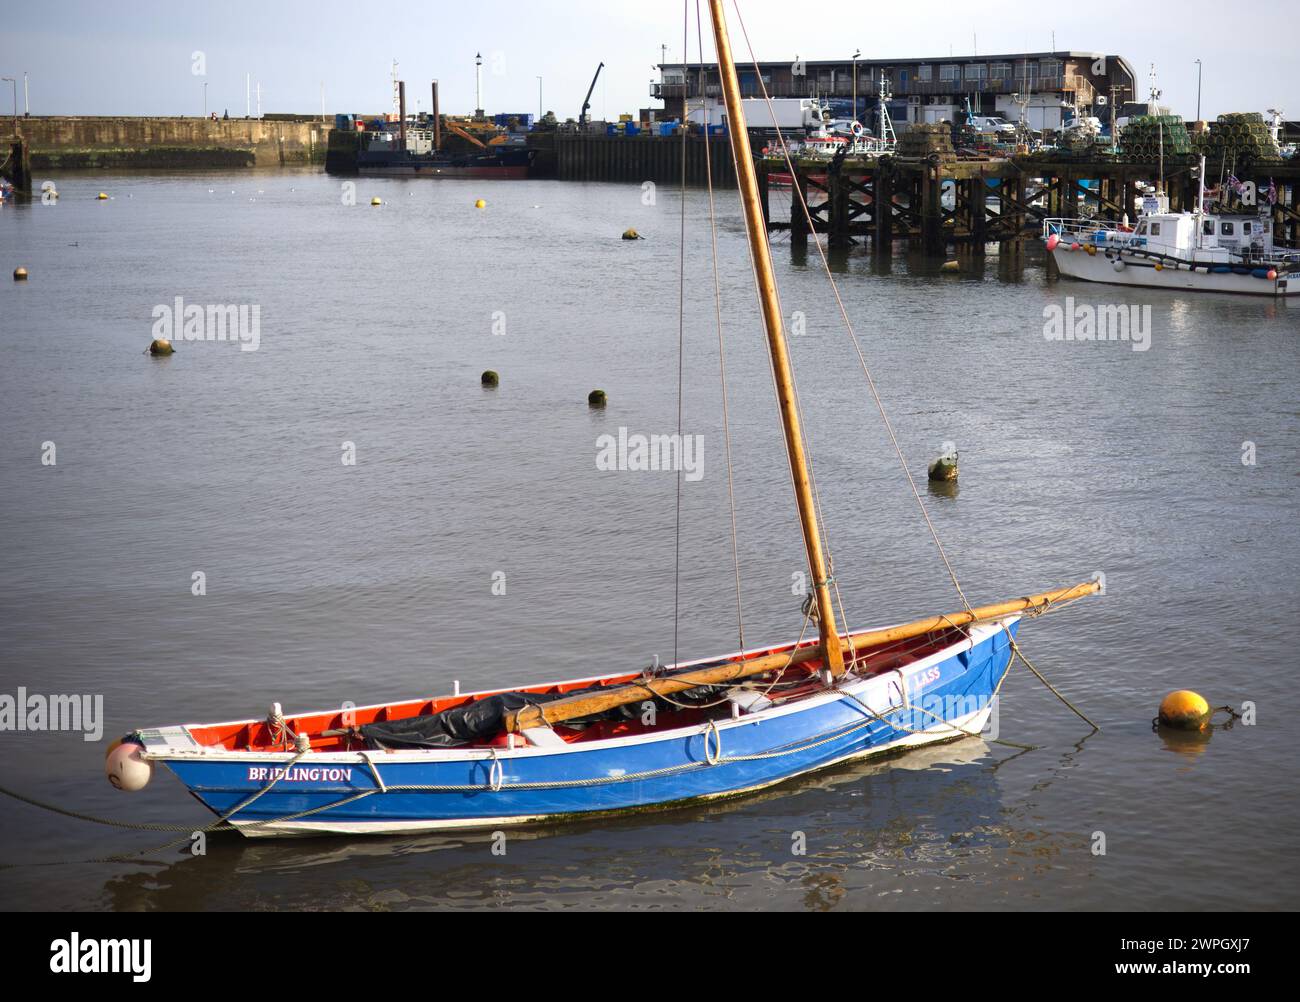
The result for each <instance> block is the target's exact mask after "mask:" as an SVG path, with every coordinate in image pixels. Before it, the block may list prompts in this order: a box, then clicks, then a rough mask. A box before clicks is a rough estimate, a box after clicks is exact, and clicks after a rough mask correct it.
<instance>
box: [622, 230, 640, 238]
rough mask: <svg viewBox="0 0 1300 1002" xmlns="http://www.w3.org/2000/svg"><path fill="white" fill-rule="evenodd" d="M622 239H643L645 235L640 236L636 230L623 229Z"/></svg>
mask: <svg viewBox="0 0 1300 1002" xmlns="http://www.w3.org/2000/svg"><path fill="white" fill-rule="evenodd" d="M623 239H624V240H644V239H645V237H643V236H641V234H640V233H638V232H637V231H636V230H624V231H623Z"/></svg>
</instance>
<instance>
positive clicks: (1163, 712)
mask: <svg viewBox="0 0 1300 1002" xmlns="http://www.w3.org/2000/svg"><path fill="white" fill-rule="evenodd" d="M1159 719H1160V723H1161V724H1163V725H1164V726H1165V727H1174V728H1177V729H1178V730H1181V731H1199V730H1200V729H1201V728H1202V727H1204V726H1205V725H1206V724H1207V723H1208V722H1209V719H1210V704H1209V703H1207V702H1206V701H1205V697H1204V696H1202V695H1201V694H1200V693H1198V692H1192V691H1191V690H1190V689H1179V690H1178V691H1177V692H1171V693H1170V694H1169V695H1168V696H1166V697H1165V698H1164V699H1162V700H1161V701H1160V717H1159Z"/></svg>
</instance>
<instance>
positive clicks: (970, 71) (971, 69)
mask: <svg viewBox="0 0 1300 1002" xmlns="http://www.w3.org/2000/svg"><path fill="white" fill-rule="evenodd" d="M987 70H988V66H986V65H985V64H984V63H969V64H967V66H966V79H967V80H979V81H983V79H984V75H985V72H986V71H987Z"/></svg>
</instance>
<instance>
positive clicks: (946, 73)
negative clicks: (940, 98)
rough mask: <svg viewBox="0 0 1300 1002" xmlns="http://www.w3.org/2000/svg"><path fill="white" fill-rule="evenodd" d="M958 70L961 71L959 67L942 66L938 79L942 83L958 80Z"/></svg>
mask: <svg viewBox="0 0 1300 1002" xmlns="http://www.w3.org/2000/svg"><path fill="white" fill-rule="evenodd" d="M959 69H961V67H960V66H953V65H951V64H944V65H943V66H940V67H939V79H940V80H942V81H944V82H949V81H954V80H957V79H959V77H958V76H957V71H958V70H959Z"/></svg>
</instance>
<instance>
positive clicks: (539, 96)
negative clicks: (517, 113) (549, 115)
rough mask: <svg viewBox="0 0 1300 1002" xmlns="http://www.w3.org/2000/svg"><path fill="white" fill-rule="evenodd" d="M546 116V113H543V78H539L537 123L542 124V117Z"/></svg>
mask: <svg viewBox="0 0 1300 1002" xmlns="http://www.w3.org/2000/svg"><path fill="white" fill-rule="evenodd" d="M545 114H546V112H544V111H542V78H541V77H538V78H537V121H539V122H540V121H541V120H542V116H543V115H545Z"/></svg>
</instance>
